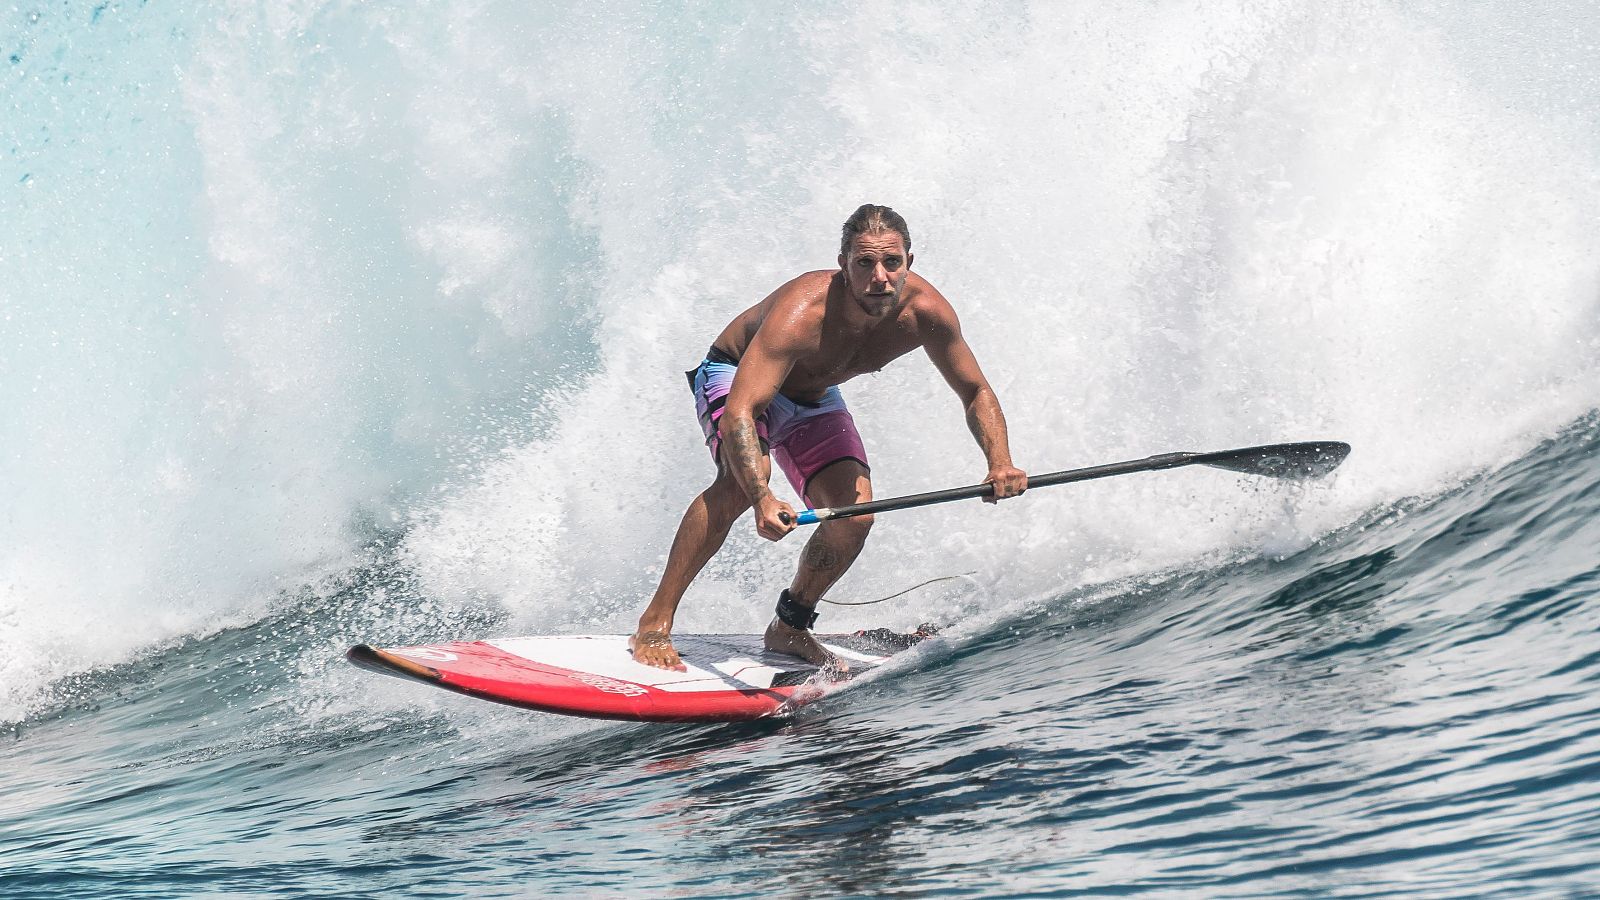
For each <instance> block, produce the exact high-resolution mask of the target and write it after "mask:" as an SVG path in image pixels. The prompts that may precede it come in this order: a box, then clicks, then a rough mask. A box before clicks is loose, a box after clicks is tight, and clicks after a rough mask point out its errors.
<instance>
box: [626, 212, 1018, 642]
mask: <svg viewBox="0 0 1600 900" xmlns="http://www.w3.org/2000/svg"><path fill="white" fill-rule="evenodd" d="M911 261H912V256H911V231H910V229H909V228H908V227H907V226H906V222H905V219H903V218H901V217H900V215H899V214H897V213H896V212H895V211H894V210H892V209H890V208H888V207H886V206H874V205H872V204H867V205H864V206H862V207H861V208H860V209H858V210H856V211H855V213H854V214H853V215H851V216H850V218H849V220H848V221H846V222H845V223H844V234H843V238H842V240H841V243H840V248H839V268H838V270H836V271H831V272H830V271H821V272H808V273H806V274H804V275H801V276H800V277H798V278H796V279H794V280H793V281H790V282H789V283H788V284H785V285H784V286H782V287H780V288H778V289H777V290H776V291H774V292H773V293H772V294H771V295H770V296H769V297H767V298H766V299H765V300H762V301H761V302H760V303H757V304H756V305H755V306H752V307H750V308H749V309H747V310H745V311H744V312H742V313H740V314H739V315H738V316H737V317H736V318H735V319H734V320H733V322H731V323H730V324H729V325H728V327H727V328H724V329H723V330H722V334H720V335H718V337H717V339H716V340H715V341H714V342H713V343H712V345H711V349H710V351H709V352H708V353H707V354H706V359H705V361H704V362H702V363H701V364H700V366H699V367H698V368H697V369H695V370H694V371H692V372H690V373H688V374H689V381H690V384H691V385H692V386H693V388H694V392H695V400H696V409H697V412H698V414H699V418H700V426H701V428H702V429H703V430H704V432H705V435H706V444H707V446H709V447H710V449H711V455H712V458H713V459H714V460H715V461H716V463H717V478H716V480H715V481H714V482H712V484H711V487H709V488H706V490H705V491H704V492H702V493H701V494H700V496H698V497H696V498H695V499H694V502H692V503H690V504H689V509H688V511H687V512H685V513H684V516H683V522H682V523H681V524H680V525H679V526H678V535H677V537H676V538H674V539H673V541H672V550H671V552H670V554H669V555H668V557H667V567H666V570H665V571H664V572H662V574H661V584H660V586H659V587H657V588H656V593H655V596H654V597H653V598H652V599H651V601H650V605H649V606H648V607H646V608H645V611H644V614H643V615H641V616H640V617H639V630H638V631H637V632H636V633H635V634H634V635H633V637H632V638H630V639H629V641H628V646H629V647H630V648H632V650H633V655H634V658H635V659H637V660H639V661H640V662H642V663H646V664H648V665H652V666H656V667H658V668H662V669H678V670H683V669H684V668H685V667H684V665H683V663H682V661H681V660H680V659H679V657H678V652H677V650H676V649H674V648H673V646H672V638H671V635H672V618H673V615H674V614H675V613H676V612H677V609H678V602H679V601H680V600H681V599H682V598H683V593H684V591H686V590H688V587H689V582H691V581H692V580H694V577H695V576H696V575H698V574H699V573H700V569H701V568H702V567H703V566H704V565H705V564H706V562H707V560H709V559H710V558H711V556H712V554H714V553H716V552H717V550H718V549H719V548H721V546H722V543H723V541H724V540H726V539H727V536H728V529H729V528H731V527H732V526H733V523H734V520H736V519H738V518H739V517H740V516H741V515H743V514H744V511H745V510H747V509H750V508H751V507H752V506H753V507H754V508H755V519H756V531H757V533H759V534H760V535H761V536H762V537H764V538H766V539H767V540H769V541H776V540H779V539H781V538H783V536H784V535H786V534H788V533H789V532H790V531H793V530H794V527H795V526H794V524H793V523H794V517H795V512H794V508H793V507H791V506H790V505H789V504H787V503H785V502H783V501H782V500H779V499H778V498H777V497H775V496H773V494H772V491H770V490H769V489H768V488H767V480H768V478H769V477H770V476H771V472H772V463H771V460H770V459H769V458H768V455H767V453H768V449H769V447H770V449H771V452H772V454H773V455H774V456H776V457H777V460H778V465H779V466H780V467H782V468H783V471H784V474H785V475H787V476H788V478H789V483H790V484H791V485H793V486H794V489H795V490H796V491H797V492H798V493H799V494H800V496H801V497H802V498H803V499H804V500H805V502H806V503H807V504H809V505H810V506H812V507H834V506H845V505H848V504H852V503H862V502H865V501H867V500H871V499H872V482H871V479H870V470H869V467H868V465H867V453H866V450H865V449H864V448H863V447H862V445H861V437H860V435H858V434H857V433H856V428H855V422H854V421H853V420H852V419H851V417H850V413H849V411H848V410H847V409H845V405H844V399H843V398H842V397H841V396H840V394H839V389H838V387H837V385H839V384H841V383H843V382H845V381H848V380H849V379H851V378H853V377H855V376H857V375H860V374H862V373H864V372H876V371H878V370H879V369H882V368H883V367H884V366H885V365H887V364H888V363H889V362H890V361H892V360H894V359H897V358H899V357H900V356H903V355H905V354H906V353H909V352H911V351H912V350H914V349H916V348H917V347H922V348H923V349H924V350H925V351H926V352H927V354H928V358H929V359H930V360H932V361H933V364H934V365H935V366H936V367H937V368H938V369H939V372H940V374H942V375H943V376H944V378H945V381H946V382H948V383H949V385H950V387H951V388H952V389H953V390H954V391H955V392H956V394H957V396H959V397H960V398H961V403H962V405H963V406H964V407H965V408H966V412H967V426H968V427H969V428H970V429H971V430H972V434H973V436H974V437H976V438H977V440H978V445H979V446H980V447H982V448H983V455H984V457H985V458H986V459H987V460H988V464H989V472H988V476H987V477H986V478H985V479H984V480H985V481H986V482H989V483H992V484H993V485H994V495H993V497H992V498H989V502H994V501H995V500H998V499H1001V498H1005V497H1015V496H1017V495H1018V494H1021V493H1022V492H1023V491H1024V490H1026V489H1027V486H1028V477H1027V475H1026V474H1024V473H1023V472H1022V470H1020V469H1018V468H1017V467H1015V466H1013V465H1012V464H1011V451H1010V449H1009V447H1008V446H1007V441H1006V420H1005V416H1004V415H1003V414H1002V413H1001V411H1000V402H999V400H997V399H996V398H995V395H994V391H993V390H992V389H991V388H990V387H989V382H988V380H987V379H985V378H984V377H983V372H982V370H980V369H979V368H978V361H977V360H976V359H975V358H974V357H973V355H972V351H971V350H970V349H968V347H967V344H966V341H964V340H963V339H962V337H961V323H960V322H959V321H958V320H957V318H956V314H955V310H953V309H951V307H950V304H949V302H948V301H946V300H945V298H944V297H943V296H941V295H940V293H939V292H938V291H937V290H935V289H934V287H933V285H931V284H929V283H928V282H927V280H926V279H924V278H922V277H921V276H919V275H914V274H912V272H911ZM871 528H872V517H871V516H859V517H855V518H848V519H836V520H833V521H829V522H824V523H822V524H821V525H819V526H818V527H817V529H816V531H815V533H813V534H812V535H811V540H810V541H808V542H807V543H806V548H805V551H804V552H803V553H802V554H801V556H800V569H799V571H798V572H796V573H795V576H794V581H793V582H792V583H790V585H789V589H788V590H786V591H784V592H783V593H782V594H780V595H779V598H778V614H777V618H775V619H773V621H772V624H771V625H769V626H768V627H767V633H766V645H767V647H768V648H769V649H771V650H776V651H779V652H782V653H788V654H792V655H794V656H798V657H801V658H803V659H806V660H808V661H810V662H813V663H816V664H818V665H825V666H832V667H839V666H840V663H839V661H838V660H836V659H834V658H833V656H832V654H830V653H828V652H827V651H826V650H825V649H823V647H822V645H821V644H819V643H818V642H817V639H816V638H815V637H813V636H812V634H811V631H810V628H811V626H812V625H813V624H814V623H815V621H816V613H815V609H816V605H817V602H818V601H819V600H821V599H822V596H823V595H824V594H825V593H827V591H828V588H830V587H832V586H833V584H834V582H836V581H838V580H839V577H840V576H841V575H843V574H844V573H845V570H846V569H848V568H849V567H850V564H851V563H852V562H854V561H855V558H856V555H857V554H859V553H860V552H861V547H862V545H863V544H864V543H865V542H866V539H867V532H868V531H869V530H870V529H871Z"/></svg>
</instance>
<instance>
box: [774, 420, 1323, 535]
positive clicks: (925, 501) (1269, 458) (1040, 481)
mask: <svg viewBox="0 0 1600 900" xmlns="http://www.w3.org/2000/svg"><path fill="white" fill-rule="evenodd" d="M1349 452H1350V445H1349V444H1345V443H1341V442H1338V441H1324V442H1314V443H1300V444H1272V445H1268V446H1264V447H1246V448H1243V449H1240V450H1223V451H1219V452H1216V453H1163V454H1160V455H1159V456H1149V457H1146V458H1144V459H1132V460H1128V461H1126V462H1116V463H1107V464H1106V465H1103V466H1089V467H1087V468H1083V469H1067V470H1066V471H1063V472H1051V473H1049V474H1047V475H1030V476H1028V487H1030V488H1041V487H1049V486H1050V485H1052V484H1071V483H1072V482H1075V481H1091V480H1093V479H1096V478H1110V477H1111V476H1113V475H1127V474H1130V473H1133V472H1153V471H1156V470H1158V469H1176V468H1178V467H1180V466H1192V465H1202V466H1215V467H1217V468H1221V469H1227V470H1229V471H1233V472H1244V473H1247V474H1251V475H1265V476H1268V477H1272V478H1304V477H1317V476H1321V475H1325V474H1327V473H1328V472H1330V471H1332V470H1333V469H1334V468H1336V467H1337V466H1338V465H1339V463H1341V462H1343V461H1344V458H1345V456H1346V455H1347V454H1348V453H1349ZM993 494H994V486H993V485H991V484H987V483H985V484H972V485H968V486H966V487H958V488H950V489H948V490H943V491H929V492H928V493H926V494H911V495H909V496H905V497H893V498H890V499H888V500H870V501H868V502H866V503H856V504H854V505H851V506H836V507H832V508H828V507H823V508H821V509H807V510H802V511H801V512H800V513H798V514H797V515H796V517H795V524H796V525H812V524H815V523H817V522H826V521H828V520H830V519H847V518H850V517H851V516H865V515H869V514H871V513H880V512H889V511H890V510H896V509H910V508H912V507H915V506H928V505H930V504H933V503H948V502H949V501H951V500H966V499H969V498H972V497H988V496H992V495H993Z"/></svg>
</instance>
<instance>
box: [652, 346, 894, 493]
mask: <svg viewBox="0 0 1600 900" xmlns="http://www.w3.org/2000/svg"><path fill="white" fill-rule="evenodd" d="M738 369H739V364H738V361H737V360H735V359H733V358H732V357H730V356H729V355H728V354H726V353H723V352H722V351H721V350H718V349H717V348H715V347H713V348H711V350H710V351H709V352H707V353H706V358H705V359H704V360H703V361H702V362H701V363H700V365H699V366H698V367H696V368H693V369H690V370H689V371H688V372H685V373H684V374H685V375H687V376H688V377H689V387H690V388H691V389H692V390H693V391H694V405H695V414H696V416H698V418H699V419H700V430H701V431H702V432H704V433H705V436H706V447H708V448H710V450H711V459H712V461H713V462H717V463H718V465H721V463H720V460H721V456H720V454H721V451H722V438H721V436H719V435H718V434H717V423H718V422H719V421H721V420H722V407H723V404H725V403H726V402H727V400H728V390H729V389H730V388H732V387H733V374H734V372H736V371H738ZM756 433H757V434H758V435H760V436H761V443H762V445H763V446H764V447H767V448H770V450H771V453H772V459H773V461H774V462H776V463H777V464H778V468H780V469H782V470H783V474H784V476H785V477H787V478H788V479H789V484H790V485H791V486H792V487H793V488H794V490H795V493H797V494H799V495H800V499H802V500H804V501H805V502H806V504H807V505H808V506H811V505H815V504H813V503H812V502H811V497H810V496H809V495H808V493H807V488H808V487H809V486H810V484H811V479H812V477H813V476H815V475H816V474H817V473H818V472H820V471H822V470H823V469H825V468H827V467H828V466H831V465H833V464H834V463H836V462H838V461H840V460H842V459H853V460H855V461H856V462H858V463H861V465H862V467H864V468H866V469H868V470H869V471H870V470H871V467H870V466H868V465H867V448H866V447H865V446H863V445H862V443H861V435H860V434H858V433H856V421H855V419H853V418H851V416H850V410H848V409H846V408H845V405H844V396H843V395H842V394H840V393H839V388H838V387H836V386H835V387H830V388H828V390H827V392H826V393H824V394H823V395H822V398H821V399H820V400H818V401H817V402H815V403H801V402H799V401H798V400H791V399H790V398H788V397H785V396H784V395H782V394H777V395H775V396H773V398H772V402H771V403H769V404H767V409H766V411H765V412H763V413H762V414H761V415H760V416H757V417H756Z"/></svg>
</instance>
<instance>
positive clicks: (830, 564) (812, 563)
mask: <svg viewBox="0 0 1600 900" xmlns="http://www.w3.org/2000/svg"><path fill="white" fill-rule="evenodd" d="M805 561H806V565H807V566H809V567H811V568H813V569H821V570H823V571H831V570H833V569H835V568H838V566H839V552H838V551H837V550H834V549H833V548H832V547H829V546H828V545H827V544H824V543H822V542H821V541H815V540H814V541H812V542H811V543H809V544H807V545H806V556H805Z"/></svg>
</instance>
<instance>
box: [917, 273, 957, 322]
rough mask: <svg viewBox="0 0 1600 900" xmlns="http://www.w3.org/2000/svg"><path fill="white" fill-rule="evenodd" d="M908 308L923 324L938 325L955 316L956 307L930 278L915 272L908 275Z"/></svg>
mask: <svg viewBox="0 0 1600 900" xmlns="http://www.w3.org/2000/svg"><path fill="white" fill-rule="evenodd" d="M905 290H906V308H907V309H908V310H910V312H911V314H912V315H913V316H915V317H916V319H917V322H918V323H919V324H921V325H924V326H927V325H937V324H941V323H944V322H946V321H947V320H949V319H951V318H953V317H954V316H955V308H954V307H952V306H951V305H950V301H949V300H946V299H945V298H944V295H943V294H941V293H939V289H938V288H936V287H934V286H933V284H932V283H930V282H929V281H928V279H926V278H923V277H922V276H921V275H918V274H917V273H915V272H909V273H907V275H906V288H905Z"/></svg>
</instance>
